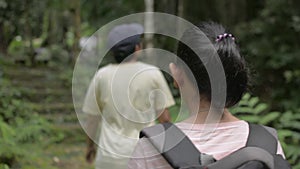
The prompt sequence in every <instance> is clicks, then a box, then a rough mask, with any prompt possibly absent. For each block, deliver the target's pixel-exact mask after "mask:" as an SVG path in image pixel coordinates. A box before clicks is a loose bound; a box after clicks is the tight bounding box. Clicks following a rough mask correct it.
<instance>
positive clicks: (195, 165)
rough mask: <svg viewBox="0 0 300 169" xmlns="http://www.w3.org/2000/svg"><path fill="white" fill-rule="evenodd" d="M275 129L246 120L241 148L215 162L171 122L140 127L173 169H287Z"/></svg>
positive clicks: (142, 135)
mask: <svg viewBox="0 0 300 169" xmlns="http://www.w3.org/2000/svg"><path fill="white" fill-rule="evenodd" d="M274 134H275V135H276V130H274V129H273V128H270V127H266V126H261V125H256V124H251V123H249V136H248V140H247V143H246V146H245V147H244V148H241V149H239V150H237V151H235V152H233V153H232V154H230V155H228V156H226V157H224V158H223V159H221V160H219V161H216V160H215V159H213V157H212V156H210V155H207V154H203V153H201V152H199V150H198V149H197V148H196V147H195V146H194V144H193V143H192V142H191V140H190V139H189V138H188V137H187V136H186V135H185V134H184V133H183V132H182V131H181V130H180V129H178V128H177V127H176V126H175V125H173V124H172V123H162V124H158V125H155V126H151V127H148V128H145V129H143V130H142V131H141V132H140V138H142V137H146V138H148V140H149V141H150V142H151V143H152V145H153V146H154V147H155V148H156V149H157V150H158V151H159V153H161V154H162V156H163V157H164V158H165V159H166V160H167V161H168V163H169V164H170V165H171V166H172V167H173V168H175V169H290V168H291V166H290V165H289V164H288V162H287V161H286V160H285V159H284V158H283V157H282V156H281V155H277V154H276V152H277V139H276V136H274Z"/></svg>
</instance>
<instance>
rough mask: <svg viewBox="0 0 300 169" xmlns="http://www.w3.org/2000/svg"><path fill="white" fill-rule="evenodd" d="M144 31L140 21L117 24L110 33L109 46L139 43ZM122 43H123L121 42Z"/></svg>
mask: <svg viewBox="0 0 300 169" xmlns="http://www.w3.org/2000/svg"><path fill="white" fill-rule="evenodd" d="M143 32H144V28H143V26H142V25H140V24H138V23H131V24H122V25H118V26H115V27H114V28H113V29H112V30H111V31H110V32H109V34H108V38H107V46H108V47H109V48H112V47H114V46H116V45H117V46H118V45H122V44H126V43H128V44H137V43H139V42H140V36H141V34H142V33H143ZM120 43H121V44H120Z"/></svg>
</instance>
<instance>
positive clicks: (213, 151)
mask: <svg viewBox="0 0 300 169" xmlns="http://www.w3.org/2000/svg"><path fill="white" fill-rule="evenodd" d="M176 125H177V127H178V128H179V129H181V130H182V131H183V132H184V133H185V134H186V135H187V136H188V138H189V139H190V140H191V141H192V142H193V143H194V145H195V146H196V147H197V148H198V150H199V151H200V152H202V153H205V154H209V155H212V156H213V157H214V158H215V159H216V160H220V159H222V158H223V157H225V156H227V155H229V154H231V153H233V152H234V151H236V150H238V149H240V148H242V147H244V146H245V145H246V142H247V138H248V135H249V125H248V123H247V122H245V121H242V120H240V121H235V122H226V123H218V124H213V125H214V129H213V130H211V131H210V132H209V135H208V137H205V136H207V127H209V126H208V124H206V125H205V124H190V123H184V122H181V123H177V124H176ZM277 154H281V155H283V157H284V153H283V151H282V148H281V145H280V143H279V141H278V148H277ZM128 168H130V169H137V168H143V169H144V168H145V169H154V168H155V169H158V168H159V169H170V168H172V167H171V166H170V165H169V163H168V162H167V161H166V160H165V159H164V157H163V156H162V155H160V153H159V152H158V151H157V150H156V149H155V148H154V147H153V145H152V144H151V143H150V142H149V141H148V139H146V138H141V139H140V140H139V142H138V144H137V146H136V148H135V151H134V152H133V154H132V157H131V159H130V161H129V163H128Z"/></svg>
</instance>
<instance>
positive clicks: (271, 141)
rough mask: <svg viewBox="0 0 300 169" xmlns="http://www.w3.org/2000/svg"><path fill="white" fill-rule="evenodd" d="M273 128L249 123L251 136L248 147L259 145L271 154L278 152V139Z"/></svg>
mask: <svg viewBox="0 0 300 169" xmlns="http://www.w3.org/2000/svg"><path fill="white" fill-rule="evenodd" d="M272 130H273V129H272V128H270V127H268V128H266V127H265V126H262V125H257V124H252V123H249V136H248V140H247V143H246V147H259V148H262V149H264V150H266V151H268V152H269V153H271V154H276V152H277V144H278V143H277V139H276V137H275V136H274V135H273V134H274V132H273V131H272Z"/></svg>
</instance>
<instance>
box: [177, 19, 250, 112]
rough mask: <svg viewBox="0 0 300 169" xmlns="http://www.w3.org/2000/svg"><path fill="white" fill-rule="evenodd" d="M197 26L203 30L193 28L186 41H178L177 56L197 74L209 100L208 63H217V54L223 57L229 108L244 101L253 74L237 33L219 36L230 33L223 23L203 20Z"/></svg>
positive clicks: (200, 91)
mask: <svg viewBox="0 0 300 169" xmlns="http://www.w3.org/2000/svg"><path fill="white" fill-rule="evenodd" d="M197 27H198V28H199V29H200V30H201V31H200V30H198V29H195V28H191V29H188V30H187V31H185V32H184V34H183V36H182V39H181V40H182V41H180V42H179V43H178V48H177V55H178V57H179V58H180V59H181V60H182V61H183V62H184V63H185V64H186V65H187V66H188V67H189V69H190V70H191V72H192V74H193V76H194V77H195V80H196V82H197V87H198V89H199V93H200V95H201V97H203V96H204V97H205V98H206V99H208V100H209V101H211V84H210V79H209V75H208V73H207V70H206V66H208V65H214V63H216V62H215V60H214V59H213V57H215V56H217V57H219V58H220V60H221V62H222V65H223V68H224V73H225V76H226V84H227V89H226V92H227V93H226V102H225V107H227V108H228V107H232V106H233V105H235V104H236V103H238V102H239V101H240V100H241V97H242V96H243V94H244V93H245V92H246V90H247V88H248V79H249V75H248V68H247V66H246V63H245V60H244V58H243V57H242V56H241V55H240V52H239V48H238V46H237V43H236V40H235V38H234V37H233V36H224V37H223V38H221V39H220V38H218V36H219V35H226V34H225V33H228V32H227V31H226V30H225V28H224V27H223V26H222V25H220V24H217V23H214V22H203V23H201V24H199V25H198V26H197ZM207 38H208V39H207ZM217 38H218V40H217ZM185 42H188V44H189V45H186V44H185ZM208 43H209V44H208ZM194 51H196V53H197V54H199V53H200V55H201V56H198V55H197V54H196V53H195V52H194ZM199 57H201V59H202V61H201V59H200V58H199Z"/></svg>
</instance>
